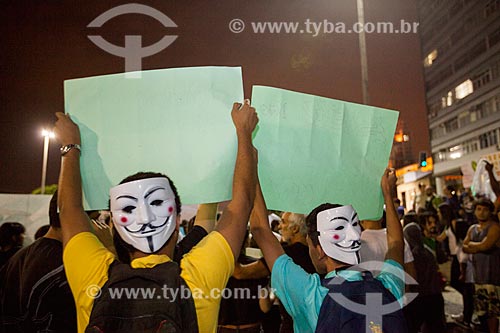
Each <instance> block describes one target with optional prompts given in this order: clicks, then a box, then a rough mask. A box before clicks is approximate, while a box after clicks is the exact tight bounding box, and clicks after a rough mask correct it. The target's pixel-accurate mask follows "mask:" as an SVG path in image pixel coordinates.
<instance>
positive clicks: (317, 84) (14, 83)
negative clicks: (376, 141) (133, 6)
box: [0, 0, 429, 193]
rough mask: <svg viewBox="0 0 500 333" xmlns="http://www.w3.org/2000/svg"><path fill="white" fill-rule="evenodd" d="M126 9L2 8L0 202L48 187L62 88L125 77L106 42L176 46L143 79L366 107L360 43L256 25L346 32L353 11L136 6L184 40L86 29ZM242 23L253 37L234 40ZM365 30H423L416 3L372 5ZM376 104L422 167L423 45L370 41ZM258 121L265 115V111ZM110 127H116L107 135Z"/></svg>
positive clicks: (341, 6)
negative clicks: (235, 76)
mask: <svg viewBox="0 0 500 333" xmlns="http://www.w3.org/2000/svg"><path fill="white" fill-rule="evenodd" d="M126 3H128V2H125V1H109V0H99V1H95V0H90V1H62V0H58V1H56V0H47V1H39V0H38V1H23V0H7V1H2V10H1V11H0V20H1V22H2V25H1V29H2V30H1V34H0V45H2V51H1V52H0V71H1V83H0V84H1V86H0V108H1V118H0V124H1V129H2V134H1V139H0V149H1V156H2V158H1V162H0V177H1V178H0V192H2V193H29V192H31V191H32V190H33V189H34V188H36V187H39V186H40V181H41V168H42V151H43V138H42V136H41V129H42V128H43V127H51V126H52V125H53V123H54V121H55V116H54V115H53V114H54V112H56V111H63V110H64V100H63V81H64V80H66V79H71V78H80V77H87V76H94V75H102V74H110V73H119V72H123V71H124V59H123V58H119V57H116V56H113V55H111V54H108V53H106V52H105V51H103V50H101V49H100V48H98V47H97V46H96V45H94V44H93V43H92V42H91V41H90V40H89V39H88V38H87V35H90V34H94V35H101V36H103V38H105V39H106V40H108V41H109V42H110V43H113V44H117V45H123V43H124V36H125V35H142V39H143V45H150V44H153V43H156V42H157V41H158V40H159V39H161V38H162V37H163V36H164V35H166V34H167V35H177V36H178V37H177V39H176V40H175V41H174V42H173V43H172V44H171V45H170V46H169V47H167V48H166V49H165V50H163V51H161V52H160V53H158V54H155V55H153V56H150V57H148V58H144V59H143V61H142V68H143V69H158V68H173V67H188V66H206V65H221V66H242V68H243V78H244V84H245V95H246V96H247V97H250V93H251V87H252V85H254V84H260V85H268V86H276V87H280V88H284V89H290V90H294V91H300V92H304V93H309V94H315V95H321V96H325V97H330V98H336V99H342V100H346V101H350V102H357V103H361V102H362V90H361V69H360V57H359V47H358V35H357V34H355V33H351V34H347V33H346V34H341V33H330V34H320V35H318V36H316V37H313V36H312V35H311V34H300V33H298V34H285V33H281V34H271V33H266V34H257V33H253V32H252V31H251V30H252V29H251V23H250V22H257V21H259V22H264V21H275V22H280V21H294V22H305V21H306V20H307V19H309V20H310V21H311V22H312V21H314V22H323V21H324V20H328V21H329V22H333V23H339V22H343V23H345V24H346V26H347V27H350V26H351V25H352V24H353V23H354V22H356V19H357V12H356V1H354V0H342V1H337V0H308V1H304V0H301V1H298V0H252V1H243V0H238V1H237V0H231V1H229V0H223V1H186V0H182V1H180V0H175V1H174V0H161V1H160V0H158V1H138V3H141V4H144V5H148V6H151V7H153V8H156V9H158V10H159V11H161V12H163V13H164V14H166V15H167V16H168V17H169V18H170V19H172V21H173V22H175V24H176V25H177V28H175V27H170V28H165V27H164V26H163V25H161V24H160V23H159V22H158V21H156V20H155V19H153V18H150V17H147V16H145V15H139V14H128V15H122V16H119V17H115V18H114V19H112V20H110V21H108V22H107V23H105V24H104V25H103V26H102V27H100V28H88V27H87V25H88V24H89V23H90V22H91V21H92V20H93V19H94V18H96V17H97V16H99V15H100V14H101V13H103V12H105V11H107V10H108V9H110V8H113V7H115V6H118V5H122V4H126ZM235 18H239V19H242V20H243V21H244V22H245V23H246V29H245V30H244V31H243V32H241V33H239V34H235V33H232V32H231V31H230V30H229V28H228V24H229V22H230V21H231V20H232V19H235ZM365 20H366V21H367V22H382V21H384V22H385V21H389V22H393V23H394V24H395V25H396V26H399V24H400V21H401V20H406V21H408V22H416V21H417V10H416V5H415V2H414V0H409V1H400V0H365ZM367 52H368V68H369V69H368V76H369V92H370V104H371V105H374V106H378V107H385V108H390V109H395V110H398V111H400V112H401V113H400V120H402V121H403V123H404V125H405V126H406V130H407V133H409V134H410V140H411V142H410V144H411V147H412V150H413V151H414V152H415V158H417V156H416V155H417V154H418V152H419V151H420V150H427V151H429V139H428V129H427V117H426V109H425V100H424V86H423V77H422V75H423V70H422V61H421V59H422V58H423V57H422V56H421V54H420V43H419V36H418V34H414V33H410V34H387V33H385V34H384V33H379V34H377V33H373V34H367ZM257 111H258V110H257ZM110 125H111V126H112V124H110ZM58 148H59V147H58V146H57V144H56V143H55V141H52V142H51V146H50V152H49V164H48V173H47V184H52V183H57V176H58V172H59V164H60V161H59V159H60V158H59V156H60V155H59V151H58Z"/></svg>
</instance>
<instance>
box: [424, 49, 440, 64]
mask: <svg viewBox="0 0 500 333" xmlns="http://www.w3.org/2000/svg"><path fill="white" fill-rule="evenodd" d="M437 56H438V50H437V49H434V50H432V51H431V53H429V54H428V55H427V57H425V59H424V67H430V66H432V63H433V62H434V60H436V58H437Z"/></svg>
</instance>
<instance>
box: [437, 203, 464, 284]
mask: <svg viewBox="0 0 500 333" xmlns="http://www.w3.org/2000/svg"><path fill="white" fill-rule="evenodd" d="M438 214H439V219H440V221H441V223H442V224H443V225H444V230H443V231H442V232H441V234H440V235H439V236H437V237H436V240H437V241H438V242H443V241H444V240H445V239H447V240H448V248H449V253H450V256H451V268H450V285H451V286H452V287H453V288H455V289H456V290H457V291H458V292H459V293H461V294H462V293H463V282H462V281H460V280H459V277H460V263H459V262H458V258H457V253H458V249H459V247H461V246H462V242H463V239H459V238H458V236H457V235H456V233H457V231H456V230H457V219H456V215H455V212H454V211H453V207H452V206H451V205H450V204H449V203H448V202H443V203H442V204H440V205H439V211H438Z"/></svg>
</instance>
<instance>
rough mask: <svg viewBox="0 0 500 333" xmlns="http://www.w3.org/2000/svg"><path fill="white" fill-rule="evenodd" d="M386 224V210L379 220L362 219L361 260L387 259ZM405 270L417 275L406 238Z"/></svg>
mask: <svg viewBox="0 0 500 333" xmlns="http://www.w3.org/2000/svg"><path fill="white" fill-rule="evenodd" d="M383 224H385V211H384V213H383V215H382V217H381V218H380V219H379V220H377V221H374V220H362V221H361V227H363V231H362V232H361V247H360V249H359V256H360V262H368V261H379V262H383V261H384V260H385V254H386V253H387V250H388V249H387V229H386V228H382V225H383ZM403 267H404V269H405V272H406V273H408V274H410V276H412V277H415V276H416V275H415V274H416V273H415V267H414V265H413V254H412V252H411V249H410V246H409V245H408V242H407V241H406V240H405V250H404V265H403Z"/></svg>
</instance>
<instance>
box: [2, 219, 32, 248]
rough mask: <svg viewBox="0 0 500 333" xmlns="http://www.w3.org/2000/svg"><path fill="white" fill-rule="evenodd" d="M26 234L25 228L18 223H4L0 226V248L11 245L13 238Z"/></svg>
mask: <svg viewBox="0 0 500 333" xmlns="http://www.w3.org/2000/svg"><path fill="white" fill-rule="evenodd" d="M25 232H26V228H25V227H24V225H22V224H21V223H19V222H5V223H3V224H2V225H0V247H5V246H9V245H13V243H14V240H13V239H12V238H13V237H14V236H19V235H21V234H24V233H25Z"/></svg>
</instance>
